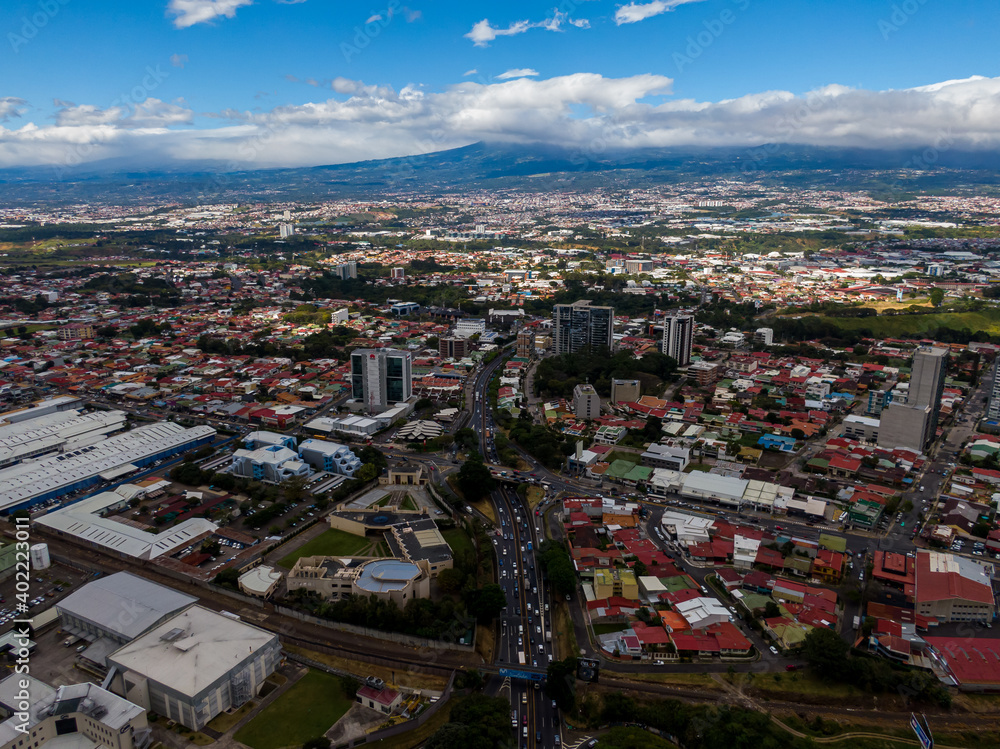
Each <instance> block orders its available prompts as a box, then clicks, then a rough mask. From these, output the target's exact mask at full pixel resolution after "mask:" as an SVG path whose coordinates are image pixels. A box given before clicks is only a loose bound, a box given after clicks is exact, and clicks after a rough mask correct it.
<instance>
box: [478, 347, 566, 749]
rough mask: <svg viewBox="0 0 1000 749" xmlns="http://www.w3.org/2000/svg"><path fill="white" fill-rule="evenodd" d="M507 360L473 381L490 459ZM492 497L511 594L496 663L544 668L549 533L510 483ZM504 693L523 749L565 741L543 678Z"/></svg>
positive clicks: (548, 650)
mask: <svg viewBox="0 0 1000 749" xmlns="http://www.w3.org/2000/svg"><path fill="white" fill-rule="evenodd" d="M504 359H505V357H499V358H498V359H497V360H495V361H493V362H491V363H490V364H489V365H487V366H486V367H484V368H483V370H482V371H481V372H480V373H479V374H478V375H477V377H476V378H475V380H474V382H473V392H472V399H473V401H472V419H471V421H470V422H469V426H470V427H471V428H472V429H473V430H475V432H476V434H477V436H478V437H479V445H480V451H481V452H482V454H483V458H484V459H485V460H486V461H487V462H489V463H498V462H499V456H498V455H497V451H496V447H495V445H494V443H493V435H494V431H495V428H496V426H495V424H494V422H493V413H492V410H491V408H490V404H489V384H490V380H491V379H492V378H493V376H494V375H495V374H496V372H497V370H498V369H500V367H501V366H502V365H503V361H504ZM490 499H491V501H492V503H493V506H494V511H495V512H496V516H497V525H498V527H497V529H496V531H495V532H494V536H493V544H494V546H495V548H496V557H497V578H498V580H499V583H500V586H501V588H503V591H504V593H505V594H506V596H507V608H506V609H505V611H504V612H503V615H502V617H501V620H500V632H499V639H498V641H497V648H496V665H497V666H500V667H501V668H504V667H506V668H510V669H515V670H522V669H523V670H526V671H529V672H539V671H544V670H545V669H546V668H547V667H548V665H549V663H550V662H551V661H552V660H553V659H554V657H555V653H554V651H553V643H552V636H551V631H552V627H551V624H550V622H549V616H550V601H549V596H548V590H547V588H546V586H545V583H544V580H543V579H542V574H541V569H540V567H539V565H538V561H537V559H536V558H535V554H536V551H537V549H538V544H539V543H540V542H541V541H543V540H544V538H545V537H544V534H543V533H542V527H541V524H540V519H539V517H538V516H536V515H533V514H532V513H531V511H530V510H529V508H527V507H526V506H525V505H524V503H523V502H522V501H521V499H520V497H518V496H517V493H516V492H515V491H513V490H512V489H511V488H510V487H508V486H506V485H504V486H501V487H500V488H498V489H495V490H494V491H493V492H492V493H491V496H490ZM502 693H503V694H509V695H510V698H511V730H512V731H513V732H514V733H515V734H516V737H517V741H518V745H519V746H521V747H522V748H523V749H543V748H544V749H548V748H549V747H555V746H560V741H561V736H560V733H559V715H558V711H557V710H556V707H555V703H554V702H552V700H551V699H550V698H548V697H547V696H546V694H545V691H544V690H543V689H541V688H540V684H539V682H538V681H529V680H527V679H523V678H511V679H508V680H505V681H504V683H503V687H502Z"/></svg>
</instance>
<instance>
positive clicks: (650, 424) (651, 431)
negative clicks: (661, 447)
mask: <svg viewBox="0 0 1000 749" xmlns="http://www.w3.org/2000/svg"><path fill="white" fill-rule="evenodd" d="M662 435H663V421H662V419H660V418H658V417H656V416H652V415H650V416H648V417H646V426H645V427H643V429H642V436H643V437H644V438H645V439H647V440H649V441H651V442H656V441H657V440H659V439H660V437H661V436H662Z"/></svg>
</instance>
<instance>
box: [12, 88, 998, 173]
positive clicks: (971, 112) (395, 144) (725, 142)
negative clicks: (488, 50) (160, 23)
mask: <svg viewBox="0 0 1000 749" xmlns="http://www.w3.org/2000/svg"><path fill="white" fill-rule="evenodd" d="M671 85H672V81H671V79H669V78H666V77H664V76H659V75H652V74H644V75H635V76H629V77H625V78H605V77H604V76H601V75H598V74H594V73H574V74H572V75H565V76H558V77H555V78H548V79H542V80H536V79H535V78H534V77H521V78H512V79H510V80H505V81H502V82H491V83H483V82H477V81H473V80H465V81H462V82H460V83H456V84H455V85H453V86H451V87H448V88H446V89H443V90H438V91H424V90H422V89H419V88H417V87H415V86H407V87H405V88H403V89H401V90H399V91H396V90H395V89H393V88H391V87H389V86H378V85H371V84H367V83H364V82H363V81H357V80H352V79H348V78H337V79H335V80H333V81H331V82H330V84H329V89H328V90H331V91H332V92H333V94H332V95H331V97H330V98H328V99H326V100H323V101H315V102H309V103H306V104H302V105H296V106H284V107H278V108H276V109H272V110H270V111H264V112H261V111H243V112H238V111H232V110H226V111H223V112H216V113H201V114H199V116H200V117H204V118H206V119H210V120H211V121H212V122H215V123H217V124H219V125H221V126H220V127H215V128H211V127H205V126H198V127H193V126H192V125H191V123H192V122H193V119H194V115H193V113H192V112H191V111H190V110H189V109H188V108H187V107H186V105H184V103H183V102H180V101H175V102H172V103H168V102H163V101H160V100H157V99H147V100H145V101H144V102H143V103H142V104H141V105H129V104H124V105H121V106H116V107H110V108H108V109H100V108H97V107H94V106H92V105H87V104H79V105H78V104H75V103H72V102H66V101H57V102H56V112H55V122H54V124H52V123H43V124H42V125H39V124H37V123H35V122H27V123H26V124H24V125H22V126H20V127H17V128H12V127H9V126H7V125H0V167H14V166H26V165H39V164H57V165H58V164H67V163H70V162H71V161H73V160H76V161H77V162H78V161H80V160H82V161H95V160H98V159H105V158H121V159H130V158H133V157H135V159H137V160H139V161H142V163H156V164H158V165H170V166H173V167H178V168H183V166H184V164H185V163H188V164H194V165H197V164H198V162H202V161H214V162H216V163H218V162H222V163H223V164H224V165H226V166H228V167H229V168H231V169H233V170H237V169H251V168H264V167H278V166H306V165H316V164H334V163H343V162H353V161H360V160H364V159H380V158H387V157H392V156H406V155H411V154H419V153H428V152H432V151H439V150H444V149H447V148H454V147H457V146H462V145H467V144H469V143H473V142H476V141H485V142H494V143H520V144H552V145H558V146H564V147H567V148H570V149H575V150H576V151H577V152H579V153H580V154H583V155H586V154H588V153H591V152H593V153H603V152H605V151H611V150H616V149H629V148H639V147H670V146H696V147H697V146H704V147H708V146H736V147H752V146H759V145H761V144H765V143H787V144H801V145H815V146H840V147H852V148H891V149H896V150H900V149H902V150H905V151H912V152H913V153H914V154H919V153H922V152H923V150H924V148H925V147H927V146H937V147H938V148H939V149H940V148H942V147H943V148H954V149H957V150H974V149H997V148H1000V78H970V79H966V80H960V81H949V82H946V83H943V84H935V85H931V86H922V87H919V88H912V89H904V90H887V91H868V90H864V89H854V88H848V87H845V86H840V85H829V86H825V87H823V88H819V89H816V90H815V91H811V92H809V93H807V94H804V95H795V94H793V93H791V92H788V91H764V92H759V93H753V94H747V95H746V96H741V97H739V98H735V99H727V100H723V101H717V102H705V101H696V100H692V99H671V98H665V95H667V94H669V93H670V90H671ZM26 106H27V105H26V103H25V102H23V101H22V100H20V99H13V98H7V99H3V98H0V117H3V116H7V117H11V116H15V115H13V114H11V113H14V112H21V111H26V110H24V108H25V107H26ZM22 116H23V115H22ZM900 166H902V164H900Z"/></svg>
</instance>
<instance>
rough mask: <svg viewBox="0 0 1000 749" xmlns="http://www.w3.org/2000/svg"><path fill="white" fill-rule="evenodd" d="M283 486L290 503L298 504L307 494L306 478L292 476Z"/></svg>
mask: <svg viewBox="0 0 1000 749" xmlns="http://www.w3.org/2000/svg"><path fill="white" fill-rule="evenodd" d="M362 468H363V466H362ZM282 486H284V489H285V499H287V500H288V501H289V502H298V501H299V500H300V499H302V497H304V496H305V494H306V477H305V476H292V477H290V478H289V479H288V480H287V481H285V483H284V484H283V485H282Z"/></svg>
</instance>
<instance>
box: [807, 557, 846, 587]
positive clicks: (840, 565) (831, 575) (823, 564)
mask: <svg viewBox="0 0 1000 749" xmlns="http://www.w3.org/2000/svg"><path fill="white" fill-rule="evenodd" d="M844 559H845V557H844V555H843V554H842V553H841V552H839V551H830V550H829V549H820V550H819V551H817V552H816V558H815V559H813V562H812V575H813V577H818V578H819V579H820V580H822V581H823V582H826V583H830V584H831V585H836V584H838V583H839V582H840V578H841V577H842V576H843V574H844Z"/></svg>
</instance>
